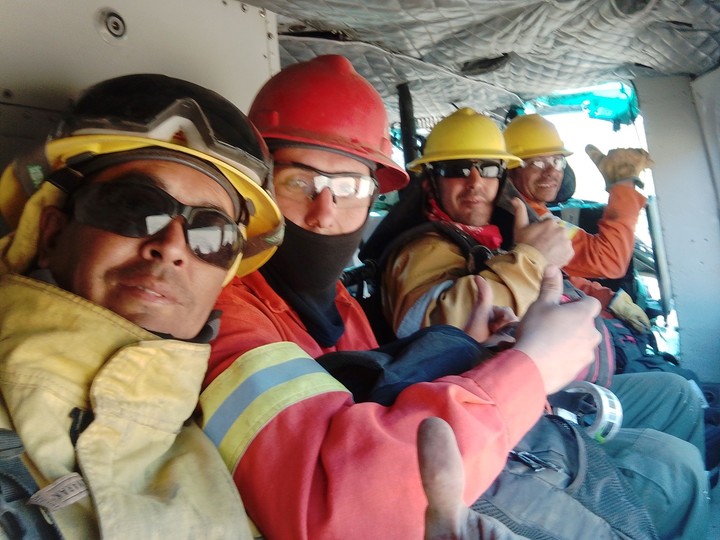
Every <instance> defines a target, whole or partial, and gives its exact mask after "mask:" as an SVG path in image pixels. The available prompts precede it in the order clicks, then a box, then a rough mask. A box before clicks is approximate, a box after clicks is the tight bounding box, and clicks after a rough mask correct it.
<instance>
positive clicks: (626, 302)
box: [608, 289, 651, 332]
mask: <svg viewBox="0 0 720 540" xmlns="http://www.w3.org/2000/svg"><path fill="white" fill-rule="evenodd" d="M608 309H609V310H610V312H611V313H612V314H613V315H615V316H616V317H617V318H618V319H620V320H622V321H625V322H626V323H628V324H629V325H630V326H631V327H632V328H633V329H634V330H636V331H638V332H647V331H648V330H650V327H651V324H650V319H649V318H648V316H647V315H646V314H645V312H644V311H643V310H642V308H641V307H640V306H638V305H637V304H636V303H635V302H633V301H632V298H630V295H629V294H628V293H626V292H625V291H624V290H622V289H620V290H619V291H618V292H617V293H616V294H615V296H614V297H613V299H612V300H611V301H610V305H608Z"/></svg>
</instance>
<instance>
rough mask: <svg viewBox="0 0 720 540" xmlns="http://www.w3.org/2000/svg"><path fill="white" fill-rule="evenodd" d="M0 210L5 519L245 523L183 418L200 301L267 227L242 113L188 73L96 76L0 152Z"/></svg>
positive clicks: (266, 188) (260, 245) (81, 530)
mask: <svg viewBox="0 0 720 540" xmlns="http://www.w3.org/2000/svg"><path fill="white" fill-rule="evenodd" d="M0 210H1V214H2V218H3V221H4V224H5V225H6V226H7V227H8V228H9V229H10V230H12V232H11V233H10V234H8V235H7V236H5V237H4V238H3V239H2V240H0V276H1V277H0V378H1V379H2V385H0V392H1V393H2V407H0V412H1V413H2V414H0V427H2V428H6V429H4V430H0V436H1V437H4V438H3V439H2V441H0V444H2V445H3V447H4V448H15V449H16V452H15V454H14V455H15V458H16V459H15V465H17V468H16V469H14V470H13V474H15V473H17V474H18V475H19V476H16V478H21V479H22V481H19V482H18V484H17V485H13V486H12V489H10V488H8V487H7V486H6V485H5V483H4V482H5V480H4V478H5V477H4V476H2V475H0V476H2V478H3V479H2V480H0V482H2V489H1V491H2V494H3V499H4V500H3V504H4V506H3V508H4V511H3V519H2V521H1V522H0V524H1V525H2V529H3V532H4V533H5V535H6V536H7V537H11V538H18V537H20V536H18V535H19V534H20V533H22V532H23V531H24V532H25V534H31V532H32V531H35V534H36V536H32V535H31V536H32V537H33V538H35V537H38V538H39V537H42V538H60V537H62V538H66V539H70V538H82V539H87V538H100V537H102V538H160V537H162V538H175V539H181V538H187V539H194V538H218V539H220V538H251V532H250V527H249V521H248V519H247V517H246V514H245V512H244V509H243V505H242V502H241V501H240V498H239V496H238V493H237V490H236V488H235V486H234V484H233V482H232V480H231V478H230V476H229V474H228V472H227V468H226V467H225V464H224V463H223V462H222V460H221V458H220V457H219V455H218V454H217V452H216V450H215V448H214V446H213V445H212V443H211V442H210V441H209V440H208V439H207V438H206V437H205V435H204V434H203V433H202V431H201V430H200V428H199V427H198V426H197V425H196V424H195V421H194V418H193V416H194V413H195V410H196V405H197V400H198V394H199V391H200V384H201V382H202V380H203V377H204V375H205V372H206V369H207V363H208V356H209V352H210V347H209V345H208V342H209V340H210V339H212V337H213V336H214V335H215V334H216V333H217V328H218V314H217V313H216V312H215V311H214V310H213V305H214V302H215V300H216V298H217V296H218V294H219V293H220V291H221V289H222V288H223V286H224V285H225V284H226V283H228V282H229V281H230V280H231V279H232V278H233V277H234V276H235V275H236V274H239V275H242V274H246V273H248V272H252V271H253V270H254V269H256V268H257V267H259V266H260V265H261V264H263V263H264V262H265V261H266V260H267V259H268V258H269V257H270V255H271V254H272V253H273V252H274V251H275V249H276V247H277V245H278V243H279V241H280V240H281V237H282V228H283V220H282V216H281V215H280V212H279V210H278V208H277V206H276V204H275V202H274V200H273V197H272V189H271V165H270V157H269V153H268V151H267V147H266V146H265V143H264V142H263V140H262V138H261V137H260V136H259V134H258V132H257V130H256V129H255V128H254V127H253V126H252V124H251V123H250V122H249V121H248V119H247V117H246V116H245V115H244V114H243V113H241V112H240V111H239V110H238V109H237V108H236V107H235V106H234V105H232V104H231V103H230V102H229V101H227V100H226V99H224V98H222V97H221V96H219V95H218V94H216V93H214V92H212V91H210V90H208V89H205V88H203V87H200V86H197V85H195V84H193V83H190V82H187V81H182V80H179V79H175V78H170V77H166V76H162V75H151V74H148V75H128V76H124V77H119V78H115V79H110V80H107V81H104V82H101V83H98V84H97V85H95V86H93V87H91V88H90V89H88V90H87V91H86V92H85V93H83V95H82V96H80V98H79V100H78V101H77V103H76V106H75V107H74V109H73V111H72V112H71V113H70V115H68V117H67V118H66V119H64V120H63V121H62V122H61V123H60V125H59V126H58V128H57V130H56V131H55V133H54V134H53V135H52V136H51V137H50V138H49V140H48V141H47V142H46V144H45V145H44V146H43V147H41V148H39V149H37V151H35V152H31V153H30V154H28V155H26V156H23V157H21V158H18V159H17V160H16V161H15V162H14V163H12V164H11V165H10V166H8V167H7V169H5V171H4V173H3V175H2V178H1V180H0ZM22 446H24V455H22V461H21V460H20V457H21V454H22ZM6 454H8V455H9V456H10V457H12V455H13V454H10V453H8V452H6ZM4 462H5V463H7V461H5V460H4ZM23 464H24V465H25V466H23ZM8 466H9V465H3V467H4V468H3V470H2V471H0V472H2V473H5V472H7V471H6V468H7V467H8ZM18 470H19V471H20V472H19V473H18ZM18 485H20V486H22V489H20V488H18ZM28 497H30V499H29V504H27V503H28ZM0 536H2V535H1V534H0ZM22 537H23V538H25V537H30V536H25V535H22Z"/></svg>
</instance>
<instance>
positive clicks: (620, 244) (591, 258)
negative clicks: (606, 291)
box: [564, 185, 646, 279]
mask: <svg viewBox="0 0 720 540" xmlns="http://www.w3.org/2000/svg"><path fill="white" fill-rule="evenodd" d="M645 201H646V198H645V197H644V196H643V195H642V194H640V193H638V192H637V191H636V190H635V187H634V186H626V185H615V186H613V187H612V189H611V190H610V198H609V199H608V204H607V206H606V207H605V211H604V212H603V216H602V218H601V219H600V221H599V222H598V233H597V234H590V233H588V232H586V231H584V230H582V229H577V230H576V233H575V235H574V236H573V238H572V244H573V249H574V250H575V255H574V256H573V258H572V260H571V261H570V263H569V264H568V265H567V266H565V268H564V270H565V271H566V272H567V273H568V274H569V275H571V276H578V277H586V278H611V279H616V278H621V277H623V276H624V275H625V272H627V268H628V265H629V264H630V259H631V258H632V254H633V250H634V248H635V226H636V225H637V220H638V216H639V214H640V211H641V210H642V208H643V207H644V206H645Z"/></svg>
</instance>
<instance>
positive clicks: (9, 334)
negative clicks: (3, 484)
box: [0, 274, 252, 540]
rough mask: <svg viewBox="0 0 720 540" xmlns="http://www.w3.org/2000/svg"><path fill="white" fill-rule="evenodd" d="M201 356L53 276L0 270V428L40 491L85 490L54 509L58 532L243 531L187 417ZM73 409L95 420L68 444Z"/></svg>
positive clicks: (219, 469)
mask: <svg viewBox="0 0 720 540" xmlns="http://www.w3.org/2000/svg"><path fill="white" fill-rule="evenodd" d="M208 354H209V346H208V345H204V344H195V343H187V342H183V341H175V340H166V339H161V338H159V337H158V336H156V335H154V334H151V333H149V332H147V331H145V330H143V329H142V328H140V327H138V326H136V325H134V324H132V323H131V322H129V321H127V320H126V319H124V318H122V317H120V316H118V315H116V314H115V313H112V312H111V311H109V310H107V309H104V308H102V307H100V306H97V305H95V304H93V303H91V302H88V301H87V300H84V299H82V298H80V297H78V296H76V295H74V294H71V293H69V292H67V291H64V290H62V289H59V288H57V287H55V286H53V285H49V284H47V283H44V282H41V281H36V280H33V279H30V278H26V277H23V276H19V275H16V274H9V275H6V276H3V277H2V278H0V394H1V396H0V397H1V399H2V401H0V426H2V427H9V428H11V429H14V430H15V431H16V432H17V433H18V434H19V436H20V438H21V439H22V442H23V444H24V445H25V452H26V454H25V458H26V459H25V461H26V465H27V466H28V469H29V470H30V472H31V473H32V475H33V476H34V478H35V480H36V482H37V483H38V486H39V487H40V488H44V487H45V486H47V485H48V484H50V483H52V482H53V481H55V480H57V479H59V478H62V477H65V476H66V475H68V474H70V473H73V472H77V473H80V475H81V476H82V479H83V480H84V482H85V485H86V487H87V489H88V491H89V496H86V497H84V498H82V499H81V500H79V501H77V502H75V503H73V504H70V505H68V506H65V507H64V508H60V509H59V510H55V511H53V512H52V516H53V518H54V519H55V522H56V524H57V525H58V526H59V528H60V530H61V532H62V534H63V536H64V537H65V538H67V539H75V538H77V539H91V538H99V537H102V538H106V539H115V538H116V539H123V540H125V539H128V538H138V539H140V538H142V539H143V540H145V539H151V538H157V539H168V538H169V539H172V540H180V539H185V538H187V539H197V538H203V539H205V538H218V539H219V538H222V539H225V538H238V539H249V538H251V537H252V536H251V533H250V529H249V525H248V519H247V517H246V514H245V511H244V509H243V506H242V503H241V501H240V498H239V495H238V493H237V489H236V488H235V485H234V483H233V481H232V479H231V478H230V476H229V474H228V472H227V469H226V467H225V465H224V463H223V462H222V460H221V458H220V456H219V454H218V453H217V451H216V449H215V447H214V446H213V445H212V443H211V442H210V441H209V440H208V439H207V438H206V437H205V436H204V435H203V433H202V431H200V429H199V428H198V427H197V426H196V424H195V423H194V421H193V420H191V416H192V415H193V412H194V410H195V407H196V404H197V399H198V394H199V391H200V384H201V382H202V379H203V376H204V374H205V370H206V367H207V358H208ZM76 410H83V411H91V412H92V414H93V416H94V417H93V419H92V421H91V423H90V424H89V425H88V427H87V428H85V429H84V430H83V431H82V432H81V434H80V435H79V438H78V439H77V443H76V444H75V445H73V443H72V440H71V437H70V432H71V424H72V422H73V420H72V418H71V413H73V411H76ZM0 534H1V533H0Z"/></svg>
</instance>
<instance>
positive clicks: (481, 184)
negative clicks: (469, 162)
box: [466, 167, 490, 193]
mask: <svg viewBox="0 0 720 540" xmlns="http://www.w3.org/2000/svg"><path fill="white" fill-rule="evenodd" d="M489 180H490V179H489V178H483V177H482V176H481V175H480V171H478V170H477V168H476V167H473V168H472V170H471V171H470V176H468V177H467V179H466V186H467V187H468V189H471V190H477V191H482V192H483V193H484V192H486V191H487V190H488V189H489V188H490V181H489Z"/></svg>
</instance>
